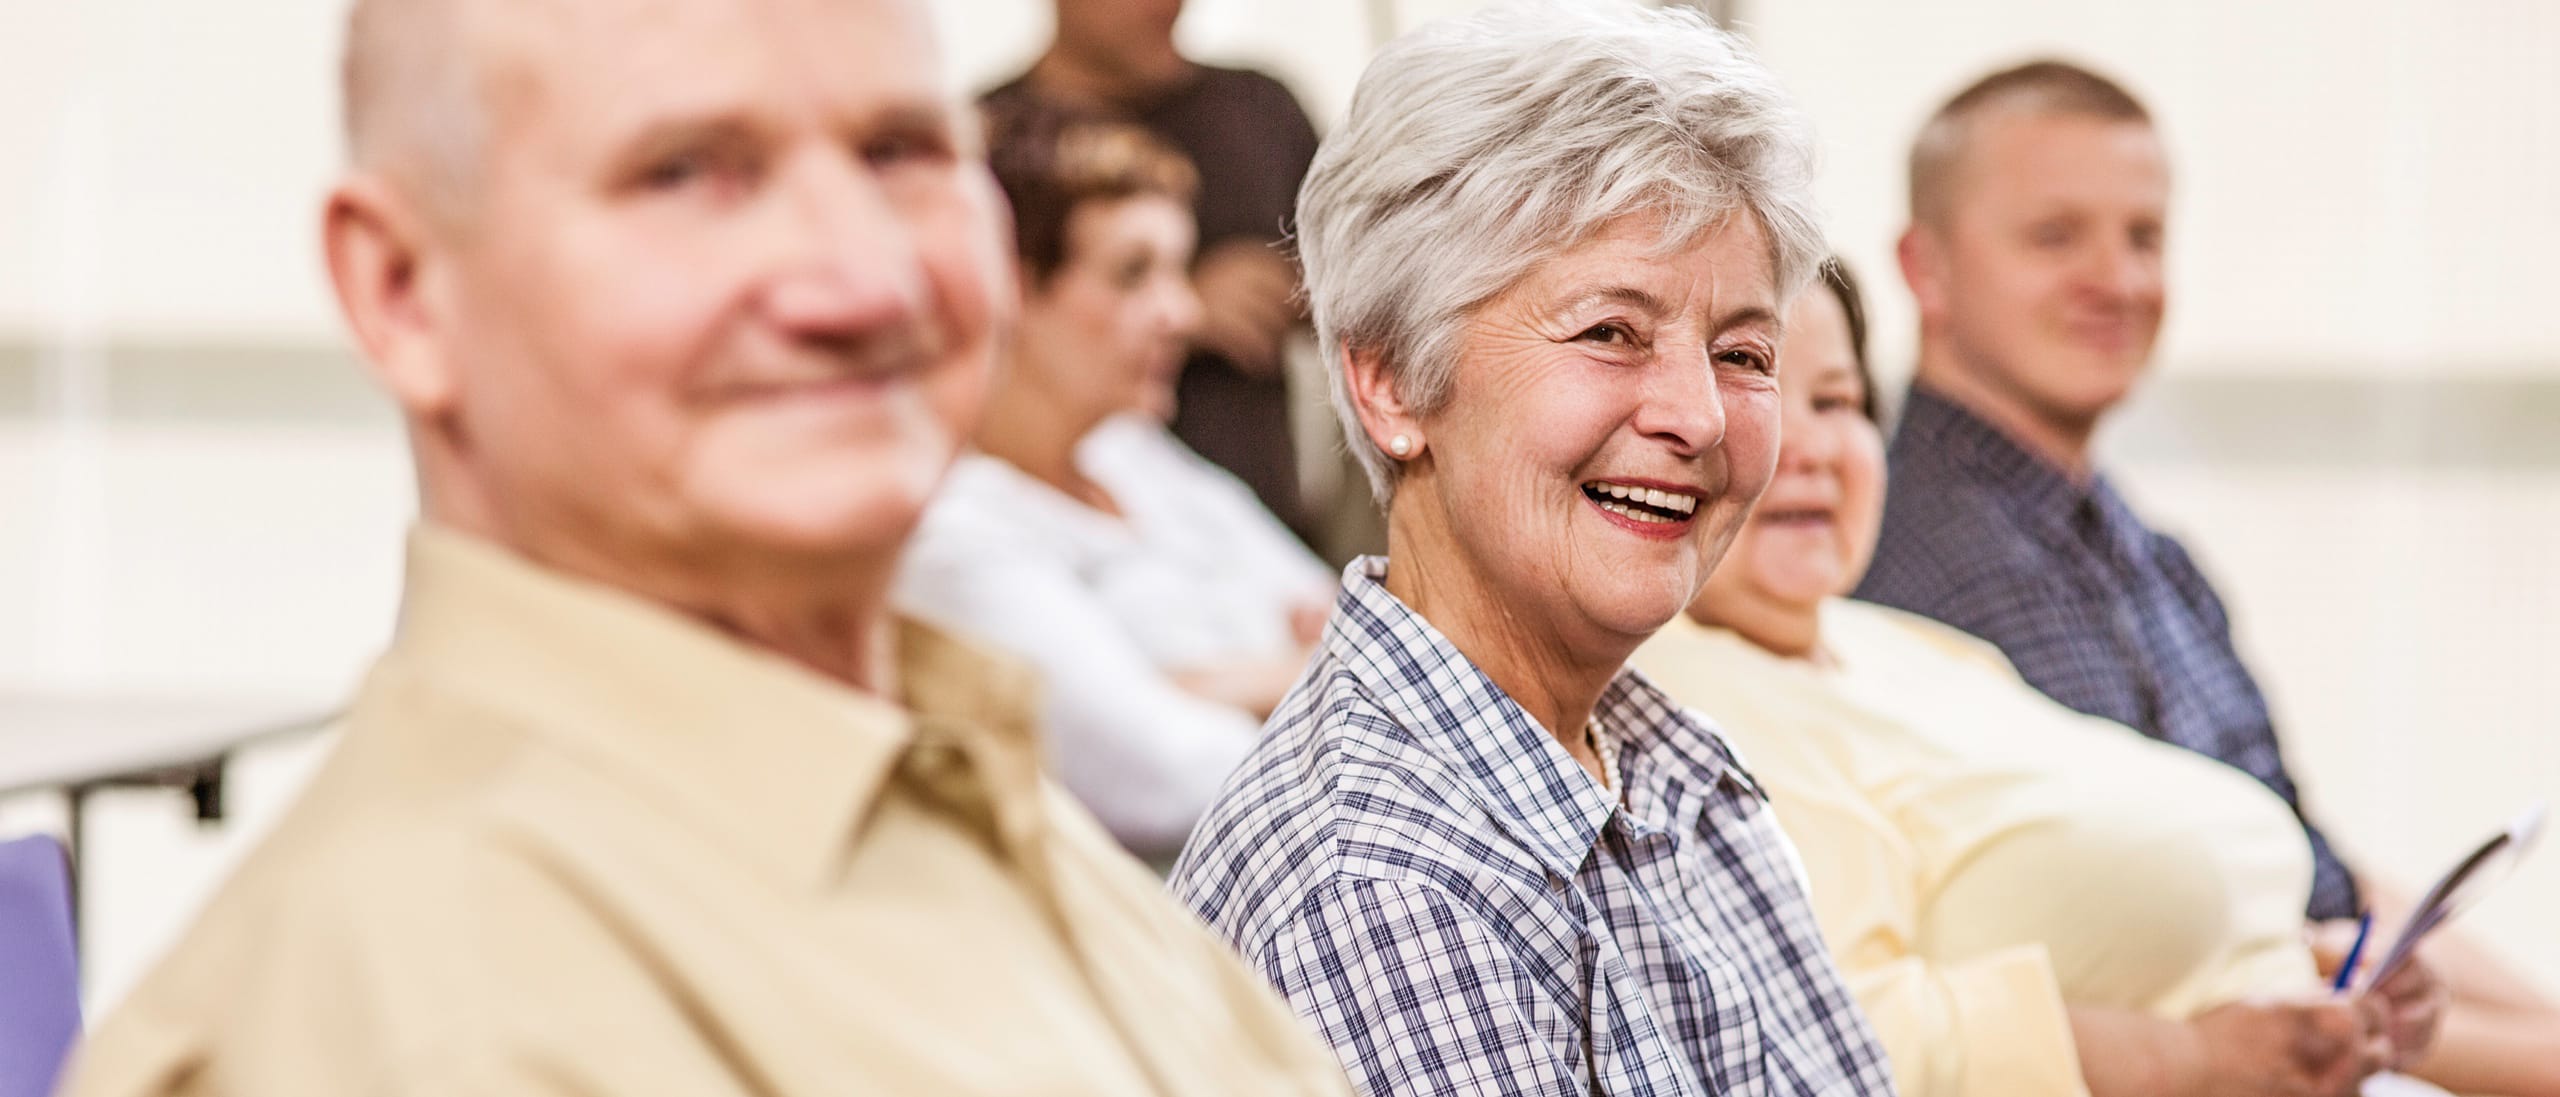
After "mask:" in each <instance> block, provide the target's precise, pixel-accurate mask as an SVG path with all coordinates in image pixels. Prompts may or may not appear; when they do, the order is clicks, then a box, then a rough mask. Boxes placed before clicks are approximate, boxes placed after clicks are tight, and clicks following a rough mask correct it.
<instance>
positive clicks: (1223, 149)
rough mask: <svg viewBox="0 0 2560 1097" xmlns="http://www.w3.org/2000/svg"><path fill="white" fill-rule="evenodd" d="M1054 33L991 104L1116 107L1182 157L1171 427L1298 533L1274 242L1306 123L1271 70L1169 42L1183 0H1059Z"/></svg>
mask: <svg viewBox="0 0 2560 1097" xmlns="http://www.w3.org/2000/svg"><path fill="white" fill-rule="evenodd" d="M1056 7H1057V13H1058V32H1057V37H1056V40H1055V41H1053V42H1051V43H1050V46H1049V51H1048V52H1047V53H1045V54H1042V55H1041V57H1040V59H1039V60H1038V61H1037V62H1035V63H1034V64H1033V65H1032V66H1031V70H1030V71H1029V72H1026V73H1024V74H1023V75H1021V76H1019V77H1016V78H1015V79H1013V80H1012V81H1010V82H1007V83H1006V84H1004V85H1003V86H1001V87H998V88H997V89H995V90H994V91H991V92H988V93H987V95H986V97H985V104H986V105H987V107H989V108H990V109H995V110H1014V109H1024V108H1026V107H1028V106H1030V105H1031V104H1034V103H1046V104H1051V105H1055V106H1062V107H1068V108H1072V109H1079V110H1086V111H1092V112H1096V113H1101V114H1107V115H1113V116H1117V117H1122V118H1126V119H1128V120H1130V121H1133V122H1136V123H1138V124H1140V125H1143V126H1145V127H1147V128H1148V129H1149V130H1152V131H1154V132H1155V133H1156V134H1157V135H1158V136H1161V137H1163V138H1164V139H1165V140H1166V141H1168V142H1171V143H1172V144H1173V145H1174V146H1175V147H1177V148H1180V149H1181V150H1182V151H1183V152H1184V153H1185V154H1187V155H1189V156H1190V157H1191V160H1192V162H1193V163H1194V164H1195V165H1196V166H1197V167H1198V168H1199V170H1200V191H1199V197H1198V199H1197V201H1196V203H1195V205H1194V211H1195V213H1196V215H1197V217H1198V221H1199V230H1200V258H1199V261H1198V262H1197V263H1196V264H1195V265H1194V266H1193V269H1192V281H1193V284H1194V286H1195V288H1196V289H1197V290H1198V291H1199V294H1200V301H1201V307H1202V314H1201V325H1200V332H1199V335H1198V336H1197V338H1196V345H1195V346H1194V348H1193V351H1192V353H1191V356H1190V358H1189V360H1188V361H1186V362H1185V363H1184V364H1183V369H1182V379H1181V382H1180V384H1179V386H1178V387H1177V395H1178V397H1179V400H1180V404H1179V406H1178V407H1177V409H1176V410H1175V412H1174V417H1173V432H1174V434H1175V435H1176V436H1178V437H1180V438H1181V439H1182V441H1183V443H1184V444H1185V445H1188V446H1190V447H1191V448H1192V449H1193V450H1196V451H1198V452H1199V454H1200V455H1201V456H1203V457H1206V458H1208V459H1209V460H1211V461H1214V462H1216V463H1217V464H1219V465H1220V466H1222V467H1224V468H1226V469H1227V470H1228V471H1230V472H1233V473H1235V474H1236V476H1237V477H1238V478H1239V479H1242V480H1243V481H1244V482H1245V483H1246V484H1247V485H1250V486H1251V487H1252V488H1253V491H1254V494H1255V495H1257V496H1260V497H1261V499H1262V504H1263V505H1264V506H1266V507H1269V508H1270V509H1271V512H1272V513H1274V514H1276V515H1279V516H1280V518H1281V520H1282V521H1284V522H1287V523H1288V524H1289V525H1290V527H1291V528H1293V529H1296V530H1297V531H1298V532H1299V535H1300V536H1301V537H1304V536H1306V535H1307V533H1308V520H1309V516H1308V514H1307V511H1306V508H1305V507H1304V505H1303V504H1302V503H1301V501H1300V500H1299V498H1298V468H1297V454H1296V449H1295V447H1294V446H1293V445H1292V444H1291V442H1290V436H1289V386H1288V378H1287V371H1286V370H1285V368H1284V367H1283V365H1282V362H1281V344H1282V341H1283V339H1284V338H1285V337H1286V336H1287V335H1288V332H1289V329H1290V328H1291V327H1292V326H1294V325H1296V324H1297V323H1298V322H1299V319H1300V314H1299V306H1298V300H1297V292H1298V272H1297V268H1296V266H1295V265H1294V264H1292V263H1291V262H1290V261H1289V259H1288V257H1287V256H1286V255H1285V254H1284V253H1283V252H1282V251H1281V250H1280V248H1279V246H1278V245H1279V244H1280V241H1281V239H1282V236H1283V234H1284V232H1285V226H1286V224H1287V222H1288V220H1289V217H1290V215H1291V213H1292V211H1293V210H1295V209H1296V208H1297V197H1298V184H1299V182H1300V181H1301V180H1302V179H1304V178H1305V177H1306V173H1307V164H1308V163H1309V162H1310V161H1312V160H1313V159H1314V158H1315V152H1316V133H1315V127H1314V126H1313V125H1311V124H1310V123H1309V122H1308V121H1307V116H1306V112H1304V111H1303V110H1300V109H1299V107H1298V102H1297V100H1296V99H1295V98H1293V97H1292V96H1291V95H1290V94H1289V90H1288V89H1287V88H1285V87H1282V86H1281V85H1280V82H1279V81H1277V80H1273V79H1272V78H1270V77H1268V76H1265V75H1263V74H1261V73H1258V72H1250V71H1246V70H1243V69H1222V68H1215V67H1212V66H1208V65H1202V64H1196V63H1194V62H1192V61H1191V60H1189V59H1187V58H1185V57H1183V56H1182V54H1181V53H1180V52H1179V51H1177V50H1175V49H1174V45H1173V25H1174V21H1175V20H1176V19H1177V18H1178V17H1179V16H1180V15H1181V14H1182V0H1056Z"/></svg>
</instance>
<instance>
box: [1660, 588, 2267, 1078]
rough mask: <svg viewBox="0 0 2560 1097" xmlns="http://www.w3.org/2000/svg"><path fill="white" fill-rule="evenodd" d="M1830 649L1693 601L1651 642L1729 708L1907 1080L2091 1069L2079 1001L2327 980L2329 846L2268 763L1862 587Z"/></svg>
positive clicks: (1684, 692)
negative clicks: (2302, 820) (2216, 746)
mask: <svg viewBox="0 0 2560 1097" xmlns="http://www.w3.org/2000/svg"><path fill="white" fill-rule="evenodd" d="M1822 637H1823V646H1824V648H1825V649H1826V650H1827V651H1828V652H1829V653H1830V654H1831V655H1832V656H1833V658H1834V662H1833V664H1832V665H1829V666H1824V665H1818V664H1816V663H1814V662H1812V661H1809V660H1801V659H1787V658H1781V657H1779V656H1776V655H1773V654H1771V653H1769V652H1767V651H1765V650H1763V649H1761V648H1760V647H1758V646H1757V645H1754V644H1752V643H1751V642H1749V641H1747V640H1744V639H1743V638H1741V637H1740V636H1738V635H1736V634H1734V633H1732V632H1730V631H1726V630H1723V629H1711V628H1707V627H1704V626H1701V625H1698V624H1696V623H1694V622H1692V621H1689V620H1688V619H1686V618H1685V617H1684V618H1682V619H1680V620H1678V621H1675V622H1673V623H1672V624H1671V625H1670V626H1669V627H1668V628H1665V629H1664V630H1663V631H1662V632H1661V633H1660V634H1658V635H1656V636H1655V637H1654V638H1653V640H1652V641H1651V642H1650V643H1648V644H1647V645H1646V646H1645V647H1644V648H1643V649H1642V650H1640V651H1638V652H1637V654H1636V657H1635V659H1634V662H1635V664H1636V665H1637V666H1638V667H1640V668H1641V669H1643V670H1644V672H1645V673H1646V674H1647V675H1649V676H1651V677H1652V678H1653V679H1654V681H1655V682H1657V683H1659V684H1660V685H1661V686H1662V687H1663V688H1664V689H1666V690H1668V691H1669V692H1670V693H1671V695H1672V696H1674V697H1677V698H1679V699H1680V700H1681V701H1682V703H1684V704H1688V705H1690V706H1692V707H1695V708H1697V709H1699V710H1701V711H1703V712H1705V713H1706V714H1708V715H1709V716H1711V717H1713V718H1714V719H1715V720H1716V722H1717V723H1718V724H1719V725H1720V726H1721V727H1723V728H1724V730H1725V734H1726V737H1727V739H1728V740H1730V741H1731V742H1732V744H1733V745H1734V747H1735V748H1736V749H1737V751H1738V752H1739V753H1740V754H1741V755H1742V757H1743V759H1744V761H1745V763H1746V764H1747V765H1748V766H1749V767H1750V769H1751V772H1752V773H1753V775H1755V776H1757V777H1758V778H1759V779H1760V782H1761V784H1762V785H1763V786H1764V787H1766V788H1767V789H1768V791H1769V795H1770V800H1771V802H1772V803H1773V804H1774V805H1775V806H1776V809H1777V813H1778V821H1779V824H1780V826H1781V827H1783V828H1784V829H1785V830H1786V832H1787V834H1788V836H1789V837H1791V838H1793V839H1794V840H1795V843H1796V847H1797V849H1798V850H1800V851H1801V852H1802V854H1803V856H1804V861H1805V867H1806V871H1807V873H1808V875H1809V877H1810V880H1811V886H1812V893H1813V907H1814V913H1815V915H1816V916H1817V917H1818V918H1819V919H1820V921H1821V923H1822V927H1823V936H1824V937H1825V939H1826V940H1827V941H1828V942H1829V943H1830V945H1831V947H1832V950H1833V952H1834V953H1835V954H1836V956H1837V958H1838V960H1839V963H1840V967H1841V969H1842V971H1843V972H1844V973H1845V974H1846V975H1847V976H1848V978H1849V982H1850V985H1851V987H1852V988H1853V989H1854V990H1855V991H1856V992H1857V994H1858V997H1859V1001H1860V1003H1861V1004H1862V1005H1864V1006H1865V1007H1866V1009H1867V1013H1868V1016H1869V1017H1870V1018H1871V1019H1872V1020H1873V1021H1874V1022H1875V1025H1876V1028H1877V1030H1878V1032H1879V1034H1880V1035H1881V1036H1882V1037H1883V1040H1884V1043H1885V1047H1886V1053H1887V1055H1888V1056H1889V1057H1890V1058H1891V1059H1892V1061H1893V1066H1894V1075H1895V1078H1896V1080H1897V1082H1898V1083H1899V1086H1900V1088H1901V1090H1902V1092H1903V1094H1905V1097H1989V1095H1994V1094H1998V1095H2019V1097H2032V1095H2037V1094H2079V1093H2082V1092H2084V1089H2083V1086H2082V1083H2081V1080H2080V1070H2079V1061H2078V1056H2077V1054H2076V1053H2075V1051H2074V1049H2073V1044H2072V1038H2071V1028H2070V1023H2069V1018H2068V1016H2067V1015H2066V1013H2065V1010H2064V1003H2065V1002H2070V1003H2075V1004H2090V1005H2109V1006H2118V1007H2124V1008H2130V1009H2139V1010H2144V1011H2147V1012H2150V1013H2153V1014H2155V1015H2159V1016H2163V1017H2170V1018H2183V1017H2186V1016H2188V1015H2190V1014H2192V1013H2195V1012H2197V1011H2199V1010H2201V1009H2204V1008H2207V1007H2210V1006H2213V1005H2218V1004H2220V1003H2223V1002H2227V1001H2231V1000H2233V999H2236V998H2241V997H2246V996H2250V995H2254V994H2266V993H2290V992H2295V991H2301V990H2306V989H2309V988H2312V987H2314V986H2316V985H2317V976H2316V973H2315V972H2314V970H2313V967H2312V961H2311V956H2310V954H2309V952H2308V951H2307V950H2306V948H2305V947H2304V945H2303V943H2302V938H2301V930H2302V913H2301V912H2302V905H2303V900H2304V898H2305V896H2306V895H2308V894H2309V892H2310V888H2311V853H2310V849H2309V847H2308V845H2307V844H2306V843H2305V842H2304V840H2303V837H2302V828H2301V825H2300V824H2299V823H2297V822H2296V821H2295V820H2294V818H2293V814H2292V812H2291V811H2290V810H2288V809H2287V808H2286V807H2285V804H2284V801H2283V800H2281V799H2279V798H2277V797H2276V796H2275V794H2274V793H2271V792H2269V791H2267V789H2266V788H2265V787H2264V786H2262V785H2260V784H2258V783H2257V782H2256V781H2255V780H2252V779H2251V778H2250V777H2249V776H2248V775H2247V774H2245V773H2242V772H2240V771H2238V770H2235V769H2232V768H2230V767H2228V766H2225V765H2222V764H2221V763H2218V762H2215V761H2213V760H2211V759H2208V758H2205V757H2202V756H2200V755H2197V754H2194V753H2192V752H2190V751H2187V750H2183V749H2181V748H2178V747H2174V746H2169V745H2167V744H2163V743H2159V742H2155V741H2153V740H2150V739H2147V738H2144V737H2143V736H2142V735H2140V734H2139V733H2137V732H2134V731H2132V730H2130V729H2128V728H2125V727H2122V726H2120V725H2117V724H2113V723H2109V722H2107V721H2105V720H2101V719H2098V718H2095V717H2090V716H2083V715H2080V714H2078V713H2075V712H2072V711H2071V710H2069V709H2066V708H2063V707H2062V706H2060V705H2058V704H2055V703H2054V702H2052V701H2050V700H2048V699H2046V698H2045V697H2044V696H2043V695H2042V694H2039V693H2037V692H2035V690H2034V689H2033V688H2032V687H2029V686H2028V685H2026V684H2025V683H2024V682H2023V681H2021V680H2020V679H2019V678H2018V677H2017V675H2016V674H2014V673H2013V672H2011V671H2010V669H2009V667H2008V665H2007V663H2005V662H2003V661H2002V660H2001V658H2000V656H1999V654H1998V653H1997V652H1996V651H1995V650H1994V649H1992V648H1991V647H1990V646H1989V645H1987V644H1984V643H1982V642H1981V641H1978V640H1975V639H1974V638H1972V637H1970V636H1966V635H1964V634H1963V633H1959V632H1956V631H1954V630H1952V629H1948V628H1946V627H1945V626H1942V625H1938V624H1935V623H1932V622H1929V621H1926V620H1924V619H1922V618H1919V617H1914V616H1911V615H1908V614H1904V613H1901V612H1898V611H1895V610H1890V609H1885V608H1883V607H1880V606H1873V605H1868V604H1865V603H1860V602H1849V601H1835V602H1833V603H1831V604H1829V605H1827V606H1826V607H1825V608H1824V610H1823V617H1822Z"/></svg>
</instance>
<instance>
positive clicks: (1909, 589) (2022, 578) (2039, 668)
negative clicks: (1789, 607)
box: [1857, 385, 2359, 918]
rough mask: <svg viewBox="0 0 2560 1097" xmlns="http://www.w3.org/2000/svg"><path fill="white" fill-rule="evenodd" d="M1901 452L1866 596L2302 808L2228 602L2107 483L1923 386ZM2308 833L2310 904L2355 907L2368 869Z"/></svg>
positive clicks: (1911, 404) (2313, 831) (1895, 452)
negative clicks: (2073, 472) (2359, 870)
mask: <svg viewBox="0 0 2560 1097" xmlns="http://www.w3.org/2000/svg"><path fill="white" fill-rule="evenodd" d="M1889 461H1890V464H1891V469H1892V485H1893V486H1892V490H1891V491H1889V492H1887V493H1886V497H1885V510H1884V532H1883V537H1882V540H1881V541H1880V542H1879V544H1878V545H1877V547H1876V556H1875V562H1874V563H1873V564H1872V565H1870V566H1869V568H1868V569H1867V577H1866V580H1865V582H1864V583H1862V584H1860V586H1859V587H1858V592H1857V596H1858V597H1859V598H1863V599H1866V600H1867V601H1871V602H1881V603H1883V604H1885V605H1888V606H1894V607H1897V608H1901V609H1905V610H1910V611H1912V612H1914V613H1918V614H1921V615H1923V616H1927V617H1933V618H1936V619H1938V620H1940V621H1943V622H1946V623H1947V624H1949V625H1953V626H1955V627H1956V628H1959V629H1962V630H1964V631H1966V632H1970V633H1972V634H1974V635H1976V636H1979V637H1982V638H1983V639H1985V640H1989V641H1990V642H1992V643H1993V644H1995V645H1998V646H1999V648H2000V650H2001V652H2002V653H2003V654H2005V655H2007V656H2008V658H2009V661H2010V662H2011V663H2013V664H2015V665H2016V666H2017V668H2018V673H2019V674H2020V675H2022V676H2024V677H2025V678H2026V680H2027V681H2028V682H2030V683H2033V684H2034V685H2035V687H2036V688H2037V689H2040V690H2043V691H2044V692H2045V693H2046V694H2047V695H2050V696H2051V697H2052V698H2053V699H2054V700H2056V701H2059V702H2061V703H2063V704H2065V705H2068V706H2070V707H2072V708H2074V709H2078V710H2080V711H2081V712H2086V713H2090V714H2092V715H2097V716H2103V717H2106V718H2107V719H2110V720H2114V721H2116V722H2117V723H2120V724H2125V725H2127V726H2130V727H2135V728H2140V729H2141V730H2142V731H2143V733H2145V734H2147V735H2150V736H2151V737H2153V738H2155V739H2162V740H2166V741H2168V742H2171V743H2175V744H2177V745H2179V746H2182V747H2186V748H2188V749H2190V750H2194V751H2198V752H2200V753H2203V754H2208V755H2211V756H2213V757H2215V758H2219V759H2221V760H2222V761H2224V762H2226V763H2228V764H2230V765H2233V766H2236V767H2238V768H2240V769H2242V770H2246V771H2247V772H2248V773H2249V775H2250V776H2253V777H2256V778H2257V779H2258V780H2260V781H2262V782H2264V783H2265V784H2266V786H2267V787H2268V788H2270V789H2273V790H2275V792H2276V794H2277V795H2279V796H2282V797H2284V800H2285V803H2287V804H2290V805H2292V806H2293V809H2294V814H2295V815H2296V816H2297V817H2301V816H2302V814H2303V812H2302V801H2301V796H2300V794H2299V793H2298V792H2297V791H2296V790H2295V788H2294V784H2293V778H2292V776H2291V775H2290V774H2288V773H2287V772H2286V771H2285V764H2284V757H2283V755H2282V754H2281V753H2280V752H2279V751H2278V749H2277V745H2276V732H2275V726H2274V723H2273V720H2272V718H2271V717H2270V716H2269V715H2268V712H2267V701H2266V697H2265V696H2264V695H2263V694H2261V693H2260V692H2259V691H2258V683H2257V680H2256V679H2255V678H2252V677H2251V676H2250V674H2249V668H2248V667H2247V666H2245V665H2243V664H2242V663H2241V662H2240V655H2239V652H2238V651H2236V650H2235V649H2234V648H2233V647H2232V644H2231V622H2230V618H2229V617H2228V616H2227V615H2226V614H2225V613H2224V611H2223V608H2222V599H2221V598H2219V597H2217V596H2215V594H2214V592H2213V585H2212V584H2211V583H2209V582H2207V581H2206V580H2205V577H2204V573H2203V572H2201V571H2199V570H2197V568H2196V565H2195V561H2194V560H2193V559H2191V558H2189V557H2188V555H2187V550H2186V549H2185V548H2183V547H2181V546H2180V545H2179V544H2178V542H2177V541H2176V540H2175V539H2173V538H2171V537H2169V536H2168V535H2166V534H2163V533H2159V532H2156V531H2154V530H2152V529H2151V528H2150V527H2148V526H2145V525H2143V523H2142V519H2141V518H2139V517H2137V516H2136V515H2135V514H2134V513H2133V510H2132V508H2130V507H2128V506H2126V505H2125V501H2124V498H2123V497H2122V496H2121V495H2118V494H2117V493H2116V491H2115V489H2114V488H2113V487H2111V486H2109V485H2108V483H2107V481H2106V479H2105V478H2104V477H2099V478H2098V479H2097V480H2096V481H2095V482H2093V483H2091V484H2090V485H2089V486H2087V487H2086V488H2083V487H2081V486H2078V485H2075V484H2073V483H2072V482H2071V480H2070V478H2068V477H2066V476H2064V475H2063V474H2062V472H2061V471H2059V470H2057V469H2055V468H2053V467H2052V466H2050V465H2048V464H2046V463H2045V462H2043V461H2042V460H2040V459H2038V458H2037V457H2035V456H2034V455H2033V454H2030V453H2028V452H2027V451H2026V450H2025V449H2024V448H2023V447H2021V446H2019V445H2018V444H2017V443H2016V442H2014V441H2011V440H2010V439H2009V438H2008V437H2007V436H2005V435H2003V434H2001V433H2000V432H1999V431H1998V430H1997V429H1995V428H1993V427H1992V426H1991V425H1990V424H1988V423H1985V422H1983V421H1982V420H1981V419H1978V418H1976V417H1975V416H1974V415H1973V414H1972V413H1970V412H1968V411H1966V410H1964V409H1963V408H1961V407H1958V406H1957V405H1956V404H1955V403H1954V402H1953V401H1951V400H1948V399H1946V398H1945V397H1944V396H1941V395H1939V394H1937V393H1935V392H1931V391H1930V390H1929V389H1927V388H1924V387H1920V386H1917V385H1915V386H1913V387H1912V389H1911V395H1910V399H1909V400H1908V402H1907V403H1906V404H1905V406H1904V409H1903V413H1902V423H1901V426H1900V427H1899V428H1898V429H1897V430H1896V431H1895V433H1894V438H1893V445H1892V449H1891V451H1890V456H1889ZM2302 827H2303V833H2304V834H2305V835H2307V836H2309V838H2310V840H2311V852H2312V857H2313V862H2314V865H2315V868H2316V872H2315V875H2314V880H2313V886H2312V892H2311V906H2310V909H2309V911H2308V913H2309V914H2310V916H2312V917H2314V918H2352V917H2355V916H2356V913H2357V911H2358V909H2359V908H2358V905H2357V896H2356V885H2355V879H2354V877H2353V876H2352V875H2350V874H2349V872H2348V871H2347V867H2346V865H2345V864H2344V863H2343V862H2341V861H2340V860H2339V859H2338V855H2337V853H2336V852H2335V851H2333V850H2331V849H2330V848H2329V842H2328V839H2327V838H2325V837H2323V836H2322V835H2321V833H2320V831H2319V829H2318V828H2317V827H2314V826H2312V825H2311V823H2310V821H2309V819H2308V818H2304V820H2303V824H2302Z"/></svg>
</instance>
